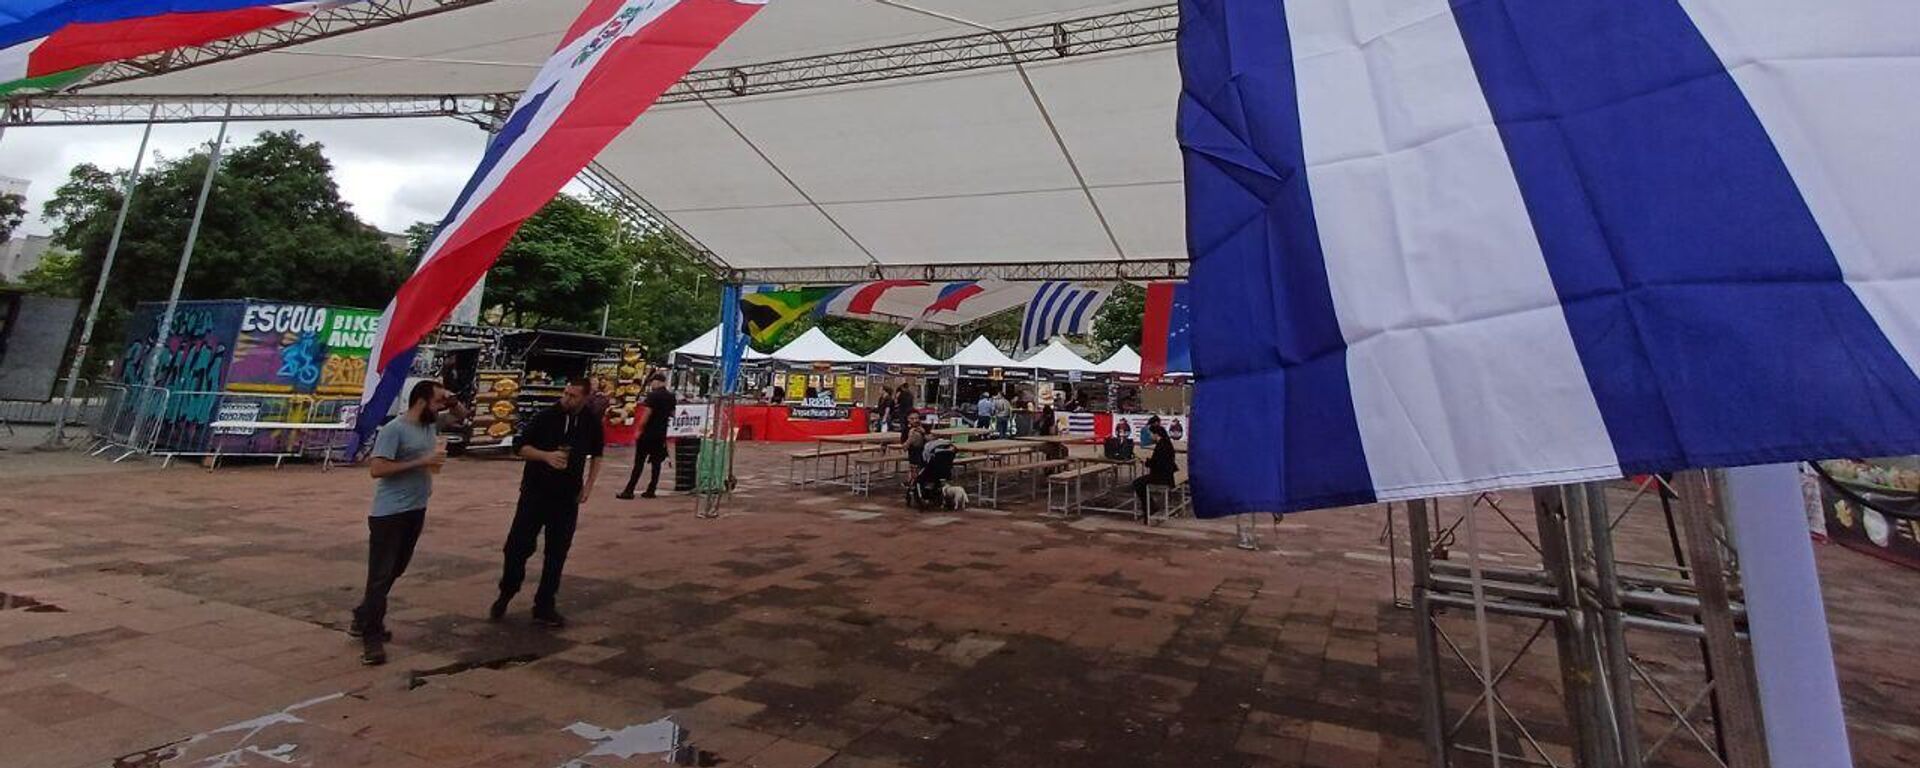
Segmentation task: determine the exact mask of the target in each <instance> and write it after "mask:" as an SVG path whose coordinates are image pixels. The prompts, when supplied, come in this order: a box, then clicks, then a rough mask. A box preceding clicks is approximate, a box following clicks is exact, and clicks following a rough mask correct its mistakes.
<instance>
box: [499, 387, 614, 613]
mask: <svg viewBox="0 0 1920 768" xmlns="http://www.w3.org/2000/svg"><path fill="white" fill-rule="evenodd" d="M586 404H587V383H586V382H585V381H581V380H574V381H571V382H568V384H567V386H566V389H564V390H562V391H561V394H560V402H559V403H556V404H555V405H554V406H553V407H552V408H548V409H547V410H544V411H541V412H540V414H539V415H537V416H534V417H533V420H532V421H531V422H529V423H528V424H527V427H526V429H525V430H524V431H522V432H521V433H520V449H519V451H518V453H519V456H520V458H521V460H523V461H525V462H526V469H525V471H524V472H523V473H522V474H521V476H520V504H519V507H518V508H516V509H515V510H514V512H513V527H512V528H510V529H509V530H508V531H507V546H506V565H505V567H504V568H503V569H502V572H501V574H500V598H499V599H497V600H495V601H493V607H492V608H491V609H489V610H488V611H487V617H488V618H490V619H493V620H495V621H498V620H499V619H500V618H501V617H502V616H505V615H506V613H507V603H509V602H511V601H512V600H513V596H514V593H516V592H519V591H520V583H521V582H523V581H525V580H526V576H527V558H528V557H531V556H533V550H534V544H535V541H536V540H537V539H538V538H539V537H540V534H541V532H542V531H545V533H546V559H545V562H543V563H542V564H541V567H540V588H539V590H538V591H536V592H534V595H533V621H534V623H536V624H540V625H542V626H548V627H562V626H565V625H566V620H565V619H563V618H561V616H560V612H559V611H557V610H554V597H555V596H556V595H557V594H558V593H559V592H560V572H561V571H562V570H563V569H565V567H566V565H567V551H568V550H569V549H571V548H572V547H573V531H574V528H575V527H576V526H577V525H578V524H579V522H580V505H581V504H585V503H586V502H587V496H588V494H589V493H591V492H592V490H593V482H594V480H596V479H598V478H599V476H600V462H599V458H600V455H601V453H602V452H603V451H604V449H605V435H604V433H603V431H602V430H601V427H600V420H599V419H596V418H594V417H593V415H592V414H590V413H587V409H586Z"/></svg>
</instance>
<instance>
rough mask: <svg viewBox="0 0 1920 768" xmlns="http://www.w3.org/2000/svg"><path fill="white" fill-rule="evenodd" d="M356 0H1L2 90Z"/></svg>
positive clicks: (74, 77) (46, 84)
mask: <svg viewBox="0 0 1920 768" xmlns="http://www.w3.org/2000/svg"><path fill="white" fill-rule="evenodd" d="M353 2H357V0H328V1H325V2H299V3H289V2H278V1H276V0H0V94H4V93H9V92H12V91H16V90H23V89H34V90H47V91H57V90H60V89H62V88H65V87H67V86H69V85H72V84H74V83H75V82H78V81H80V80H81V79H83V78H85V77H86V76H87V74H88V73H91V72H92V71H93V69H94V67H96V66H98V65H101V64H106V63H109V62H113V61H119V60H121V59H131V58H135V57H138V56H145V55H147V54H151V53H159V52H161V51H168V50H172V49H175V48H185V47H188V46H195V45H204V44H206V43H211V42H213V41H215V40H224V39H226V38H229V37H235V36H238V35H242V34H245V33H247V32H252V31H254V30H257V29H264V28H266V27H271V26H275V25H279V24H285V23H287V22H289V21H294V20H296V19H301V18H305V17H307V16H311V15H313V14H315V13H318V12H320V11H322V10H325V9H327V8H331V7H334V6H340V5H349V4H351V3H353Z"/></svg>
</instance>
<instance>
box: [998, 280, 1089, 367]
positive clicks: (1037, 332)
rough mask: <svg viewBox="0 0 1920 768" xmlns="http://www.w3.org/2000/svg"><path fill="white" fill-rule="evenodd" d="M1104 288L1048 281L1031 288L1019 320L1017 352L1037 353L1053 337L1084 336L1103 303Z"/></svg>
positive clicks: (1061, 281)
mask: <svg viewBox="0 0 1920 768" xmlns="http://www.w3.org/2000/svg"><path fill="white" fill-rule="evenodd" d="M1108 292H1109V288H1108V287H1107V286H1094V285H1086V284H1083V283H1075V282H1070V281H1064V280H1049V281H1047V282H1044V283H1041V284H1040V285H1039V286H1038V287H1037V288H1035V290H1034V293H1033V298H1032V299H1031V300H1030V301H1028V302H1027V311H1026V315H1025V316H1024V317H1023V318H1021V320H1020V351H1026V350H1030V349H1038V348H1040V347H1044V346H1046V345H1047V341H1048V340H1049V339H1052V338H1053V337H1055V336H1062V335H1075V336H1080V335H1085V334H1087V333H1089V332H1091V331H1092V330H1093V318H1094V316H1095V315H1098V314H1100V305H1102V304H1105V303H1106V301H1107V294H1108Z"/></svg>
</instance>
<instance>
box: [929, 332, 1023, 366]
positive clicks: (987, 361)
mask: <svg viewBox="0 0 1920 768" xmlns="http://www.w3.org/2000/svg"><path fill="white" fill-rule="evenodd" d="M944 365H959V366H966V367H969V368H1031V367H1032V366H1030V365H1027V364H1026V363H1022V362H1020V361H1018V360H1015V359H1013V358H1011V357H1008V356H1007V353H1005V352H1002V351H1000V348H999V347H996V346H994V345H993V342H990V341H987V337H985V336H979V337H976V338H974V340H973V342H972V343H970V344H968V345H967V346H965V347H963V348H962V349H961V350H960V351H959V352H955V353H954V355H953V357H950V358H947V360H946V362H945V363H944Z"/></svg>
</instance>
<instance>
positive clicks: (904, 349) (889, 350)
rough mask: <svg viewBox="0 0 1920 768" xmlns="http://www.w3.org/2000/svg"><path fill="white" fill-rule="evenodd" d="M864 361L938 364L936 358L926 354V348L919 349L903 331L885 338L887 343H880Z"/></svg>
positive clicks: (893, 363)
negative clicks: (890, 337)
mask: <svg viewBox="0 0 1920 768" xmlns="http://www.w3.org/2000/svg"><path fill="white" fill-rule="evenodd" d="M866 361H867V362H869V363H878V364H880V365H924V366H936V365H939V364H940V361H939V360H938V359H937V358H935V357H934V356H933V355H929V354H927V351H926V350H924V349H921V348H920V345H919V344H915V343H913V339H911V338H908V337H907V335H906V334H904V333H901V334H896V335H895V336H894V337H893V338H892V339H889V340H887V343H885V344H882V345H880V348H879V349H876V350H874V351H873V352H872V353H870V354H868V355H867V356H866Z"/></svg>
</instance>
